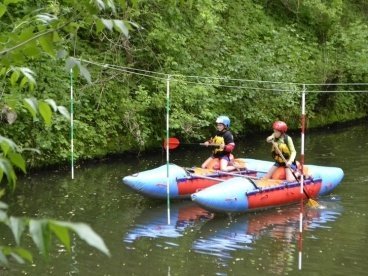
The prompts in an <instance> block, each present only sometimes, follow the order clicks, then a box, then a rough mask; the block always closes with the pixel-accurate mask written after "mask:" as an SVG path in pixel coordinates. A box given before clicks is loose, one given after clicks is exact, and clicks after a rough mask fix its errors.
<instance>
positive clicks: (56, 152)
mask: <svg viewBox="0 0 368 276" xmlns="http://www.w3.org/2000/svg"><path fill="white" fill-rule="evenodd" d="M123 2H124V3H123V5H122V7H123V8H121V7H117V6H115V7H109V6H108V3H109V2H104V3H105V4H101V1H95V2H93V1H92V2H90V3H89V4H88V5H86V6H83V5H82V4H81V3H76V6H75V7H74V10H69V9H67V7H68V4H69V3H70V2H69V1H65V2H62V3H59V4H55V3H52V4H50V3H49V4H48V5H45V7H46V8H44V11H45V13H46V14H48V15H47V16H41V17H40V18H42V20H39V21H36V23H34V24H35V26H33V25H32V26H33V28H34V29H33V30H36V29H35V28H36V27H37V29H42V30H43V31H45V30H51V28H53V29H55V30H56V29H57V28H58V27H60V29H57V30H56V31H53V32H52V34H53V36H52V39H51V36H50V39H49V40H48V42H45V41H44V42H42V44H43V45H44V46H41V48H42V49H43V51H42V53H43V55H39V53H38V56H39V57H40V58H39V59H37V61H35V60H34V61H32V60H31V63H29V65H30V68H32V71H27V72H28V75H25V74H24V73H23V72H22V70H18V69H15V68H22V67H21V64H17V66H18V67H13V68H14V69H13V71H11V72H10V71H9V72H8V71H4V73H3V76H5V75H6V76H7V78H6V79H9V78H10V79H11V76H12V75H13V74H14V77H13V83H14V84H15V86H14V88H15V87H18V86H17V85H18V84H20V83H21V82H22V80H23V79H24V78H25V80H24V86H23V90H22V91H23V92H20V91H15V89H13V88H12V87H11V86H10V87H7V92H8V93H5V96H4V99H5V98H6V103H7V104H8V105H10V104H11V103H12V100H13V99H15V98H17V99H18V98H20V99H22V93H24V92H26V91H27V97H26V98H28V99H32V98H40V97H42V98H43V99H45V98H46V99H50V98H51V99H55V101H57V102H58V103H59V104H61V106H68V105H70V100H69V93H70V75H69V74H70V71H71V69H73V89H74V93H75V101H74V103H73V107H74V111H75V114H74V120H75V121H74V145H75V147H74V150H75V152H74V157H75V158H76V159H79V160H80V159H88V158H95V157H101V156H104V155H106V154H109V153H116V152H125V151H127V150H134V151H141V150H146V149H150V148H152V147H158V146H159V145H161V144H162V139H163V137H164V136H165V128H166V126H165V124H166V121H165V120H166V118H165V113H166V104H167V103H166V90H167V86H166V85H167V83H166V81H167V78H168V75H170V122H169V123H170V133H171V135H173V136H179V137H181V138H182V139H184V140H186V141H188V142H194V141H197V140H199V141H200V140H202V139H204V138H205V137H207V136H208V135H209V132H211V131H212V125H213V121H214V119H215V118H216V116H218V115H220V114H227V115H228V116H230V118H231V119H232V122H233V123H232V131H233V132H234V134H235V135H237V134H246V133H249V132H258V131H262V130H266V129H269V127H270V124H271V122H272V121H274V120H275V119H282V120H286V121H288V123H289V125H290V126H291V128H298V127H299V117H300V101H301V95H300V92H301V90H302V85H301V84H302V83H306V84H309V83H321V84H324V83H342V82H346V83H355V82H359V83H366V82H367V76H368V74H367V66H366V64H367V60H366V59H367V56H368V55H367V46H366V41H367V34H368V30H367V27H366V26H367V24H366V22H367V20H366V17H364V16H363V15H364V11H365V10H366V4H365V3H364V1H363V2H359V1H358V2H357V1H341V0H336V1H321V0H309V1H263V0H262V1H239V0H238V1H231V2H225V1H213V0H206V1H201V2H198V1H169V2H168V1H162V0H158V1H154V2H152V1H146V0H141V1H134V2H125V1H123ZM96 3H97V4H98V5H97V6H96V5H95V4H96ZM96 7H97V8H96ZM102 7H104V8H105V9H102ZM29 8H31V7H28V9H29ZM25 10H26V9H25V8H24V9H21V10H19V11H17V14H18V15H20V16H19V18H22V16H23V17H24V18H30V17H31V16H30V13H27V14H26V13H25ZM11 11H12V12H15V10H14V9H12V10H11ZM86 11H88V12H90V11H93V13H95V14H97V13H98V16H92V15H93V13H91V14H89V15H87V14H86ZM42 14H43V13H42ZM51 15H53V16H51ZM110 15H112V16H110ZM82 16H83V17H86V20H85V21H76V20H74V21H73V22H70V23H69V21H66V20H65V19H66V18H81V17H82ZM3 18H5V19H8V18H7V16H6V15H3ZM38 18H39V17H38ZM121 18H123V20H122V22H123V23H124V24H125V25H122V24H121V22H116V21H115V19H121ZM19 20H20V19H19ZM19 22H20V21H19ZM57 22H58V23H57ZM67 22H68V23H67ZM133 22H137V23H133ZM62 23H64V24H66V23H67V25H63V24H62ZM88 24H92V25H93V26H94V28H92V29H91V28H87V26H91V25H88ZM22 26H23V25H22ZM124 26H125V27H124ZM132 26H133V27H134V28H132ZM41 27H42V28H41ZM7 28H9V27H7ZM9 30H10V29H9ZM59 30H63V31H59ZM114 30H115V31H117V32H112V31H114ZM17 31H18V30H17ZM19 31H20V30H19ZM27 31H28V32H29V30H28V29H26V28H25V29H24V30H23V32H24V37H25V38H29V37H30V36H29V35H28V36H27V35H26V34H28V33H27ZM127 31H129V35H127ZM70 34H72V35H70ZM131 34H133V35H131ZM46 37H48V36H46ZM36 40H37V39H36ZM46 40H47V39H46ZM37 41H38V40H37ZM40 43H41V42H40ZM34 44H35V45H38V42H37V43H36V41H35V42H34ZM51 46H52V47H51ZM27 47H29V48H30V49H31V48H32V47H31V46H27ZM8 48H9V47H8ZM17 49H18V48H17ZM52 49H54V50H52ZM19 51H20V49H19ZM30 52H31V53H33V52H34V53H36V52H37V51H36V50H33V51H30ZM52 52H53V53H55V54H54V59H50V58H49V57H50V56H51V53H52ZM44 53H46V54H47V55H46V56H45V55H44ZM69 53H73V55H75V56H76V57H82V58H83V59H84V60H87V61H92V62H91V63H89V62H84V61H83V60H79V59H77V58H75V57H70V56H69ZM60 58H63V59H65V60H66V64H64V63H63V62H61V61H60ZM126 66H128V69H127V67H126ZM132 67H134V68H139V69H137V70H129V68H132ZM144 70H149V71H150V72H155V73H154V74H152V73H146V71H144ZM23 71H24V70H23ZM127 71H129V72H128V73H127ZM15 72H17V73H15ZM31 72H32V73H31ZM132 72H133V73H132ZM17 76H18V77H17ZM27 76H28V77H27ZM30 76H32V77H33V78H34V79H36V78H37V85H33V86H34V87H33V90H31V92H29V91H30V90H29V88H30V87H29V85H30V83H32V81H31V80H32V78H30ZM78 76H82V79H79V78H78ZM188 76H190V77H188ZM208 76H211V78H208ZM26 80H27V81H26ZM244 80H248V81H244ZM256 80H258V81H256ZM8 81H9V80H8ZM27 86H28V87H27ZM306 88H307V91H309V92H311V93H307V116H308V118H309V123H310V126H314V125H318V124H319V123H321V122H324V123H333V122H336V121H344V120H351V119H354V118H359V117H362V116H365V115H366V114H367V104H366V102H367V101H366V98H367V96H366V93H361V94H354V96H353V95H351V94H350V93H332V94H326V93H315V92H314V91H321V90H322V91H324V90H327V91H331V92H332V91H338V90H346V91H351V92H353V91H356V90H364V89H365V90H366V86H365V87H358V86H349V87H347V86H345V87H343V86H333V87H327V86H324V85H322V86H308V85H307V87H306ZM312 92H313V93H312ZM335 94H339V95H335ZM9 95H12V96H11V97H10V96H9ZM40 102H46V103H47V100H40ZM11 106H12V107H14V108H16V111H17V112H18V115H19V116H18V117H19V119H18V121H20V119H21V122H19V124H17V126H16V125H15V124H14V125H12V126H7V127H6V129H5V131H6V132H4V133H7V134H9V135H11V137H13V139H14V141H16V142H17V143H18V144H19V145H21V146H22V147H28V148H33V147H35V145H37V148H38V149H39V150H40V151H41V152H42V155H39V154H34V153H32V152H29V153H27V160H28V165H31V166H34V165H36V164H37V166H43V165H49V164H58V163H63V162H68V160H69V158H70V153H69V144H70V141H69V140H70V129H69V125H68V123H67V121H66V120H62V119H60V118H53V120H52V122H51V123H50V121H47V122H49V125H48V126H47V127H46V128H43V125H42V124H41V122H39V121H36V122H34V121H32V120H29V119H27V118H26V116H25V113H24V111H23V109H24V106H16V105H11ZM38 106H39V105H38ZM41 106H43V108H42V112H40V110H38V111H37V112H38V113H39V114H40V117H41V118H43V120H45V119H46V120H47V118H49V114H50V112H49V109H48V108H51V109H52V110H53V111H55V108H54V107H53V105H52V104H49V105H48V106H49V107H47V105H45V104H44V103H42V104H41ZM348 106H350V108H349V107H348ZM352 106H353V107H352ZM349 109H350V111H353V112H350V113H349V111H348V110H349ZM43 116H44V117H43ZM53 117H55V116H53ZM24 131H25V132H27V133H28V135H27V138H26V139H24V138H22V136H21V135H20V133H22V132H24Z"/></svg>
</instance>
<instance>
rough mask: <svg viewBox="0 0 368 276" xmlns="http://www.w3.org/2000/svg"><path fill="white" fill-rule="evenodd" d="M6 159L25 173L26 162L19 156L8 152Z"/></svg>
mask: <svg viewBox="0 0 368 276" xmlns="http://www.w3.org/2000/svg"><path fill="white" fill-rule="evenodd" d="M8 157H9V160H10V161H11V163H12V164H13V165H15V166H16V167H18V168H20V169H21V170H22V171H23V172H24V173H26V162H25V161H24V159H23V157H22V155H21V154H19V153H17V152H10V153H9V155H8Z"/></svg>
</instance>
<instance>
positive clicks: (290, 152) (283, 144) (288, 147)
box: [264, 121, 296, 181]
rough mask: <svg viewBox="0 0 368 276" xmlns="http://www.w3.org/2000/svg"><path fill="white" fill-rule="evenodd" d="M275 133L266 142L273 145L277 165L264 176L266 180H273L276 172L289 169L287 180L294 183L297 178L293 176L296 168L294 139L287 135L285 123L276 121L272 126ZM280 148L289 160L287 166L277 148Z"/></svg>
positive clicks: (286, 171)
mask: <svg viewBox="0 0 368 276" xmlns="http://www.w3.org/2000/svg"><path fill="white" fill-rule="evenodd" d="M272 128H273V133H272V135H270V136H268V137H267V139H266V141H267V142H268V143H272V151H271V152H272V157H273V159H274V160H275V163H274V164H273V165H272V167H271V168H270V169H269V170H268V172H267V174H266V175H265V176H264V178H265V179H268V178H271V177H272V175H273V174H274V172H275V171H276V170H277V168H279V167H288V168H291V169H288V170H285V173H286V180H287V181H294V180H295V177H294V176H293V173H292V171H291V170H292V169H293V168H296V161H295V157H296V150H295V147H294V143H293V139H292V138H291V137H290V136H289V135H287V134H286V131H287V129H288V127H287V125H286V123H285V122H283V121H276V122H274V123H273V125H272ZM276 146H277V147H278V148H279V150H280V152H281V153H282V155H283V156H284V158H285V159H286V160H287V162H286V164H285V162H284V160H283V158H282V157H281V156H280V155H279V154H278V151H277V150H276V149H275V147H276Z"/></svg>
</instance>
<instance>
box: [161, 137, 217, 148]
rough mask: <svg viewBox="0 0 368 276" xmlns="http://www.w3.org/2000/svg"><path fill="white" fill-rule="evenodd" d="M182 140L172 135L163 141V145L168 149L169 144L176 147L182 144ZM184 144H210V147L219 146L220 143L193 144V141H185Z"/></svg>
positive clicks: (203, 144)
mask: <svg viewBox="0 0 368 276" xmlns="http://www.w3.org/2000/svg"><path fill="white" fill-rule="evenodd" d="M180 144H181V143H180V141H179V139H178V138H175V137H170V138H169V139H165V140H164V143H163V147H164V148H165V149H166V147H167V146H169V149H176V148H177V147H179V145H180ZM183 145H200V146H210V147H219V146H220V145H218V144H208V145H206V144H205V143H199V144H193V143H185V144H183Z"/></svg>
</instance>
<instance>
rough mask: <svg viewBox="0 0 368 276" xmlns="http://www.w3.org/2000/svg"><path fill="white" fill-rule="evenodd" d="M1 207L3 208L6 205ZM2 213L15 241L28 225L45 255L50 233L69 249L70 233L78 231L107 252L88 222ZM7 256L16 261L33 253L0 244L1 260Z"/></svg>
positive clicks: (85, 239)
mask: <svg viewBox="0 0 368 276" xmlns="http://www.w3.org/2000/svg"><path fill="white" fill-rule="evenodd" d="M1 204H4V203H2V202H1V201H0V207H1ZM3 209H6V205H5V206H4V208H3ZM0 211H1V210H0ZM1 212H3V211H1ZM3 215H4V216H3V219H2V220H3V221H4V222H5V224H6V225H7V226H8V227H9V228H10V230H11V231H12V233H13V236H14V239H15V241H16V244H17V245H19V243H20V240H21V238H22V236H23V235H24V234H25V233H26V232H27V231H26V230H27V228H28V230H29V236H30V237H31V239H32V240H33V242H34V244H35V245H36V246H37V248H38V250H39V251H40V252H41V253H42V254H43V255H44V256H47V255H48V254H49V252H50V249H51V244H52V240H53V239H52V238H53V237H55V238H56V239H57V241H58V242H60V243H61V244H62V245H63V246H65V248H66V249H67V250H68V251H69V250H70V248H71V234H72V233H75V234H76V235H78V236H79V237H80V238H81V239H82V240H84V241H85V242H86V243H87V244H89V245H90V246H92V247H94V248H96V249H97V250H99V251H101V252H102V253H104V254H106V255H108V256H110V252H109V249H108V248H107V247H106V245H105V243H104V241H103V240H102V239H101V237H100V236H99V235H97V234H96V233H95V232H94V231H93V230H92V228H91V227H90V226H88V225H87V224H84V223H72V222H63V221H57V220H48V219H26V218H18V217H7V216H6V213H5V212H3ZM8 257H13V258H14V259H15V260H16V261H17V262H19V263H24V261H28V262H32V261H33V260H32V255H31V254H30V252H29V251H28V250H25V249H23V248H20V247H10V246H7V247H0V264H3V265H7V264H8Z"/></svg>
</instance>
